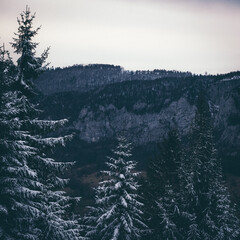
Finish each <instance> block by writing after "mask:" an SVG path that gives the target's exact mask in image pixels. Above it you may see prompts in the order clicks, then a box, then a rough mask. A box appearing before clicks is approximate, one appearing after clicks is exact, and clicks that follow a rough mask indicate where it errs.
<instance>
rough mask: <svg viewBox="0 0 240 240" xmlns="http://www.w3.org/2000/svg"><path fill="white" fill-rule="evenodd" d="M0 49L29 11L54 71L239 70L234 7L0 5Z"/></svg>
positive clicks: (100, 1)
mask: <svg viewBox="0 0 240 240" xmlns="http://www.w3.org/2000/svg"><path fill="white" fill-rule="evenodd" d="M0 3H1V4H0V7H1V8H0V44H2V43H3V42H4V43H5V44H6V45H7V47H9V45H8V44H7V43H8V42H9V41H11V39H12V37H13V33H14V32H16V31H17V26H18V25H17V21H16V18H17V17H18V16H19V14H20V13H21V12H22V11H23V10H24V9H25V6H26V5H28V6H30V8H31V10H32V12H36V19H35V22H34V26H35V27H38V26H39V25H42V28H41V30H40V31H39V34H38V36H37V37H36V41H38V42H40V45H39V53H40V52H41V51H42V50H43V49H44V48H46V47H48V46H50V47H51V51H50V56H49V61H50V62H51V65H53V66H55V67H57V66H60V67H63V66H70V65H73V64H88V63H109V64H116V65H121V66H123V67H124V68H125V69H129V70H130V69H131V70H132V69H134V70H136V69H156V68H158V69H167V70H172V69H174V70H180V71H191V72H193V73H205V72H208V73H213V74H215V73H225V72H230V71H236V70H240V0H235V1H234V0H0Z"/></svg>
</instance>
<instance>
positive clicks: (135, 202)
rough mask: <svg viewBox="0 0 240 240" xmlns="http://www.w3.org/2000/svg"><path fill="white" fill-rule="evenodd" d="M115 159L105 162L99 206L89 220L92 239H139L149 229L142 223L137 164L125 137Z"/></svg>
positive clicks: (119, 141) (89, 235)
mask: <svg viewBox="0 0 240 240" xmlns="http://www.w3.org/2000/svg"><path fill="white" fill-rule="evenodd" d="M113 154H114V156H113V157H110V158H109V159H108V161H107V162H106V164H107V167H108V169H109V170H107V171H104V172H103V173H104V174H106V176H107V177H106V179H105V180H104V181H102V182H101V183H100V186H99V187H98V188H97V189H96V196H95V199H96V207H93V208H91V211H90V213H89V216H88V217H86V222H87V224H88V232H87V234H86V236H87V237H89V238H90V239H98V240H100V239H101V240H109V239H112V240H135V239H140V238H141V236H142V234H143V233H144V231H146V229H147V226H146V225H145V224H144V223H143V221H142V214H143V212H142V210H141V209H142V207H143V204H142V203H141V202H140V200H139V199H138V198H139V196H138V192H137V191H138V188H139V184H138V181H137V179H136V177H137V175H138V174H139V173H138V172H135V166H136V162H135V161H133V160H130V159H129V158H130V157H131V156H132V154H131V144H130V143H127V141H126V139H125V138H123V137H119V138H118V146H117V148H116V149H115V150H113Z"/></svg>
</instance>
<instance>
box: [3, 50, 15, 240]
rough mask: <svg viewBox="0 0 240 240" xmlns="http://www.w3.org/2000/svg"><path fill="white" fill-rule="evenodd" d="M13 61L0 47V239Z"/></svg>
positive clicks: (6, 212) (6, 200) (5, 209)
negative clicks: (9, 92) (6, 107)
mask: <svg viewBox="0 0 240 240" xmlns="http://www.w3.org/2000/svg"><path fill="white" fill-rule="evenodd" d="M13 68H14V65H13V62H12V60H11V58H10V56H9V53H8V51H6V50H5V48H4V46H1V47H0V239H2V238H3V235H4V232H5V227H6V219H7V214H8V210H7V202H8V199H7V198H5V196H4V194H3V192H4V190H6V189H5V188H4V187H5V186H6V184H5V183H4V180H5V179H6V177H7V174H6V173H7V171H6V168H7V161H6V160H7V159H6V156H7V154H8V149H7V142H6V141H7V138H6V136H7V134H8V131H9V128H10V127H11V126H10V125H11V124H10V123H9V122H8V121H7V119H8V112H6V111H5V109H4V108H5V104H8V103H9V102H8V99H9V98H11V96H9V95H8V91H9V88H10V87H11V85H12V83H13V75H12V73H13Z"/></svg>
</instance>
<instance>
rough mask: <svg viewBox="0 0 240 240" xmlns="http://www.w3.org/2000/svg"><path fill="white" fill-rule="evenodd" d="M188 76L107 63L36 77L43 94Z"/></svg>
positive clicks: (188, 73)
mask: <svg viewBox="0 0 240 240" xmlns="http://www.w3.org/2000/svg"><path fill="white" fill-rule="evenodd" d="M188 76H192V74H191V73H190V72H178V71H166V70H157V69H156V70H153V71H127V70H124V69H123V68H122V67H120V66H114V65H109V64H90V65H74V66H71V67H66V68H55V69H49V70H47V71H46V72H45V73H44V74H42V75H41V76H40V78H39V79H38V87H39V89H41V90H42V92H43V93H44V94H52V93H57V92H66V91H80V92H84V91H89V90H91V89H95V88H98V87H99V86H104V85H106V84H110V83H116V82H123V81H130V80H154V79H159V78H163V77H188Z"/></svg>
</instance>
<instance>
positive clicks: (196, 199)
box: [184, 89, 238, 239]
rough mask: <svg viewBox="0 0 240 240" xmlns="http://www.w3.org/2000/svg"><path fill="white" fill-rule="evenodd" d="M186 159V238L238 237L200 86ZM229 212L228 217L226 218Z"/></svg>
mask: <svg viewBox="0 0 240 240" xmlns="http://www.w3.org/2000/svg"><path fill="white" fill-rule="evenodd" d="M190 145H191V146H190V147H189V152H188V154H187V155H186V156H187V157H186V159H185V161H186V162H185V173H186V192H185V194H184V196H185V205H184V206H185V211H184V212H185V216H186V218H187V219H188V220H189V229H188V236H187V237H186V238H187V239H237V236H238V230H237V228H236V225H237V224H238V223H237V221H236V220H237V219H236V217H234V208H232V206H231V204H230V198H229V196H228V193H227V189H226V187H225V186H224V184H223V179H222V174H221V165H220V162H219V161H218V160H217V157H216V149H215V147H214V143H213V127H212V120H211V113H210V110H209V106H208V102H207V100H206V96H205V93H204V91H203V89H201V90H200V93H199V97H198V102H197V111H196V116H195V122H194V125H193V129H192V133H191V137H190ZM226 214H227V215H228V217H227V218H228V219H227V218H226Z"/></svg>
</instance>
